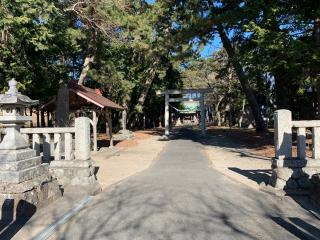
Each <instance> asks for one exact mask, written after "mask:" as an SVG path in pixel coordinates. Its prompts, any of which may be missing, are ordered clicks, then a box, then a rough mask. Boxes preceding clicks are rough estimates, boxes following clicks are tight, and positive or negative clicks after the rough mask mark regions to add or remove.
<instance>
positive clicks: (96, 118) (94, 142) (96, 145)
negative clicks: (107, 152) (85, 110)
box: [92, 110, 98, 152]
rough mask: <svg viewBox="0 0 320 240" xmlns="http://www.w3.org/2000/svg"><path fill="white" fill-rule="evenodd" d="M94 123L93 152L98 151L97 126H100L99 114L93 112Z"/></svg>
mask: <svg viewBox="0 0 320 240" xmlns="http://www.w3.org/2000/svg"><path fill="white" fill-rule="evenodd" d="M92 122H93V126H92V129H93V151H95V152H96V151H98V136H97V134H98V133H97V125H98V117H97V112H96V111H95V110H94V111H92Z"/></svg>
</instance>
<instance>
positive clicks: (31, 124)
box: [30, 106, 33, 127]
mask: <svg viewBox="0 0 320 240" xmlns="http://www.w3.org/2000/svg"><path fill="white" fill-rule="evenodd" d="M30 117H32V106H30ZM30 127H33V120H31V123H30Z"/></svg>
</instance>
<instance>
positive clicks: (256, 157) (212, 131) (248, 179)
mask: <svg viewBox="0 0 320 240" xmlns="http://www.w3.org/2000/svg"><path fill="white" fill-rule="evenodd" d="M207 133H208V135H209V136H214V137H213V138H212V140H213V142H212V141H211V140H208V143H207V144H206V145H205V152H206V154H207V156H208V158H209V160H210V161H211V163H212V167H213V168H214V169H216V170H218V171H220V172H221V173H223V174H225V175H227V176H228V177H230V178H232V179H233V180H235V181H237V182H240V183H242V184H245V185H247V186H249V187H251V188H254V189H256V190H259V184H260V183H262V182H266V183H267V182H268V180H269V177H270V175H271V158H272V157H273V156H274V147H273V133H272V131H270V132H268V133H256V132H255V131H254V130H251V129H230V128H218V127H210V128H209V129H208V131H207ZM209 139H210V138H209Z"/></svg>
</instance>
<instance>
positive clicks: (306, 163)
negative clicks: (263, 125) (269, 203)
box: [270, 110, 320, 190]
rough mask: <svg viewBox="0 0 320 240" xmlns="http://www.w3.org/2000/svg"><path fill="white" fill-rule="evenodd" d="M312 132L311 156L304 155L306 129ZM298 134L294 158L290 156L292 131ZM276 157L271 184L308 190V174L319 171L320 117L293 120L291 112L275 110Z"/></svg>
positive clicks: (282, 187) (309, 182)
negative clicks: (307, 119) (308, 119)
mask: <svg viewBox="0 0 320 240" xmlns="http://www.w3.org/2000/svg"><path fill="white" fill-rule="evenodd" d="M307 129H311V130H312V131H311V132H312V157H311V158H308V157H306V132H307V131H306V130H307ZM295 132H296V135H297V157H292V146H293V133H295ZM274 143H275V158H274V159H273V160H272V176H271V179H270V183H271V185H273V186H275V187H277V188H280V189H285V190H289V189H310V187H311V181H310V180H311V177H312V175H314V174H317V173H320V120H311V121H293V120H292V116H291V111H289V110H277V111H276V112H275V113H274Z"/></svg>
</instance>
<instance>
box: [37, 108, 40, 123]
mask: <svg viewBox="0 0 320 240" xmlns="http://www.w3.org/2000/svg"><path fill="white" fill-rule="evenodd" d="M37 127H40V116H39V109H38V108H37Z"/></svg>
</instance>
